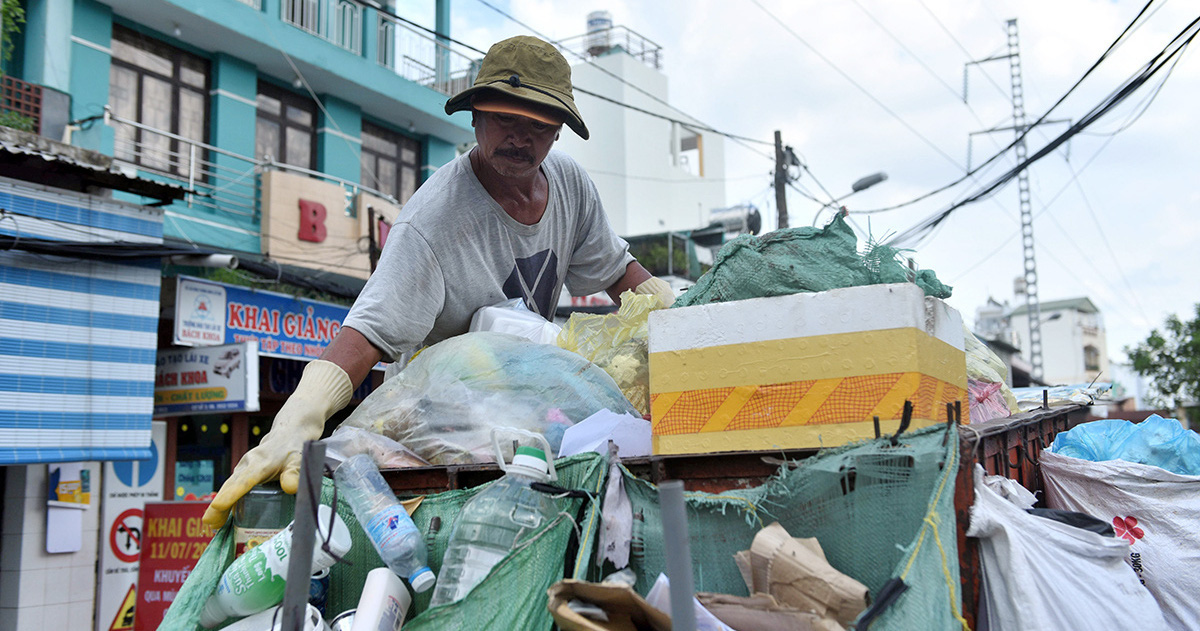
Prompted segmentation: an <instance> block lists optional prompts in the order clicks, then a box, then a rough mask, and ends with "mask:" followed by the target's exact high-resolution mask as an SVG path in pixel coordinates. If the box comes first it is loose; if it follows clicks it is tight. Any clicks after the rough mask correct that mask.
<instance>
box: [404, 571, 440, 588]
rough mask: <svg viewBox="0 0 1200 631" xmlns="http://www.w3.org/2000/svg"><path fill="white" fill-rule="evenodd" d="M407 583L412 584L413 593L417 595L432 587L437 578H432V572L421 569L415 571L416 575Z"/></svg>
mask: <svg viewBox="0 0 1200 631" xmlns="http://www.w3.org/2000/svg"><path fill="white" fill-rule="evenodd" d="M408 582H409V583H410V584H412V588H413V591H414V592H417V593H418V594H419V593H421V592H424V591H428V590H429V588H430V587H433V584H434V583H435V582H437V577H436V576H434V574H433V570H431V569H429V568H427V567H423V568H421V569H419V570H417V573H416V574H413V575H412V578H410V579H408Z"/></svg>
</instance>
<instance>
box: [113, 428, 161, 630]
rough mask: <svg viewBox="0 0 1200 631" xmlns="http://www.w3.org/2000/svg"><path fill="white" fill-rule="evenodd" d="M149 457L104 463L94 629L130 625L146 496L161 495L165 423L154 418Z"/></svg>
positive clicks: (156, 497)
mask: <svg viewBox="0 0 1200 631" xmlns="http://www.w3.org/2000/svg"><path fill="white" fill-rule="evenodd" d="M150 435H151V443H150V451H151V454H152V456H151V457H150V459H148V460H125V461H120V462H106V463H104V473H103V484H102V485H101V489H102V491H103V493H102V498H103V499H102V500H101V503H100V533H99V539H100V541H99V547H100V568H99V576H98V577H97V581H98V584H97V594H96V630H97V631H108V630H109V629H131V628H133V627H132V624H133V618H134V617H133V602H134V601H133V593H134V591H135V585H136V583H137V576H138V560H139V558H140V553H141V551H142V550H143V549H144V547H145V546H144V544H145V538H144V535H145V532H144V531H145V516H144V515H143V513H142V510H143V507H144V506H145V504H146V502H157V501H161V500H162V499H163V462H164V458H165V456H164V454H163V447H164V446H165V445H166V444H167V424H166V422H164V421H153V422H152V423H151V430H150Z"/></svg>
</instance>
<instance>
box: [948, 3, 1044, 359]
mask: <svg viewBox="0 0 1200 631" xmlns="http://www.w3.org/2000/svg"><path fill="white" fill-rule="evenodd" d="M1007 30H1008V54H1007V55H997V56H995V57H988V58H987V59H981V60H978V61H972V62H969V63H968V64H967V65H968V66H969V65H972V64H978V63H982V62H985V61H996V60H1000V59H1007V60H1008V69H1009V76H1010V77H1011V83H1010V85H1011V89H1012V119H1013V124H1012V130H1013V133H1014V134H1015V135H1016V139H1017V142H1016V144H1015V146H1014V147H1013V149H1014V150H1015V152H1016V158H1017V164H1021V163H1022V162H1024V161H1025V159H1026V158H1027V157H1028V151H1027V150H1026V147H1025V140H1024V135H1025V132H1026V131H1028V126H1027V124H1026V122H1025V90H1024V87H1023V86H1022V82H1021V47H1020V38H1019V36H1018V33H1017V21H1016V19H1012V20H1008V22H1007ZM963 77H964V79H963V99H964V100H965V99H966V71H965V70H964V75H963ZM1045 122H1060V121H1045ZM992 131H1000V128H993V129H989V130H987V132H992ZM987 132H983V133H987ZM969 160H970V158H968V161H969ZM1017 195H1018V200H1019V202H1020V208H1021V247H1022V250H1023V256H1024V263H1025V275H1024V280H1025V307H1026V311H1027V312H1028V314H1029V363H1030V364H1031V365H1032V371H1031V372H1032V376H1033V377H1035V378H1041V377H1042V365H1043V364H1042V308H1041V303H1040V301H1039V300H1038V289H1037V286H1038V277H1037V259H1036V257H1035V256H1034V240H1033V205H1032V204H1031V203H1030V193H1029V169H1021V172H1020V173H1018V174H1017Z"/></svg>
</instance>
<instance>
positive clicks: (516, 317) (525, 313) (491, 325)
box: [468, 298, 562, 344]
mask: <svg viewBox="0 0 1200 631" xmlns="http://www.w3.org/2000/svg"><path fill="white" fill-rule="evenodd" d="M468 330H470V331H495V332H496V333H512V334H513V335H519V336H521V337H523V338H525V339H527V340H532V341H534V342H537V343H538V344H553V343H554V342H555V340H557V339H558V334H559V332H561V331H562V327H560V326H558V325H557V324H555V323H553V322H550V321H549V320H547V319H546V318H543V317H542V316H541V315H539V314H536V313H534V312H532V311H530V310H529V307H528V306H526V305H525V301H524V300H523V299H521V298H513V299H511V300H506V301H504V302H501V303H499V304H495V305H492V306H490V307H481V308H479V309H478V310H477V311H476V312H475V315H473V316H471V326H470V328H469V329H468Z"/></svg>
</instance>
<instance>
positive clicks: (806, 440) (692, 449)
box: [650, 418, 936, 455]
mask: <svg viewBox="0 0 1200 631" xmlns="http://www.w3.org/2000/svg"><path fill="white" fill-rule="evenodd" d="M935 422H936V421H933V420H931V419H925V418H913V420H912V423H911V424H910V425H909V430H914V429H918V428H921V427H928V426H930V425H933V424H934V423H935ZM880 426H881V427H880V429H881V432H882V433H883V434H884V435H888V434H894V433H895V432H896V428H897V422H896V421H881V422H880ZM874 437H875V423H874V421H859V422H856V423H838V424H836V425H820V426H807V427H777V428H773V429H744V430H734V431H724V432H701V433H696V434H672V435H669V436H659V435H653V436H651V437H650V441H651V442H650V444H651V449H652V450H653V452H654V453H655V454H660V455H663V454H700V453H716V452H722V451H777V450H781V449H819V448H821V447H836V446H839V445H844V444H846V443H849V442H852V441H856V440H863V439H866V438H874ZM900 440H901V442H903V441H904V439H903V437H901V439H900Z"/></svg>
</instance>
